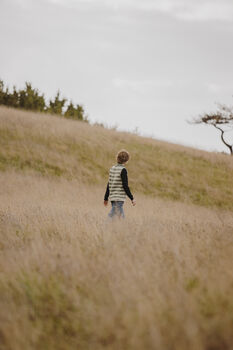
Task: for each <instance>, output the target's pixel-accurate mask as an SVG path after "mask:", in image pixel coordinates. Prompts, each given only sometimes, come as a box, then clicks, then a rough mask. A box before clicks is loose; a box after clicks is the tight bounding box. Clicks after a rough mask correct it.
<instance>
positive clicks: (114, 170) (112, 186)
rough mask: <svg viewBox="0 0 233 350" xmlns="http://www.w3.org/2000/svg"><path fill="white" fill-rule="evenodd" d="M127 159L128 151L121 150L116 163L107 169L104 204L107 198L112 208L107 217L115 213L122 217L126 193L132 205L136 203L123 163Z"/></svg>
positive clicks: (106, 202)
mask: <svg viewBox="0 0 233 350" xmlns="http://www.w3.org/2000/svg"><path fill="white" fill-rule="evenodd" d="M128 160H129V153H128V152H127V151H125V150H122V151H120V152H118V154H117V164H116V165H113V166H112V167H111V169H110V171H109V180H108V185H107V189H106V192H105V196H104V205H107V204H108V198H109V199H110V201H111V204H112V210H111V212H110V213H109V217H113V216H115V215H118V216H119V217H124V211H123V204H124V201H125V199H126V195H127V196H128V197H129V198H130V199H131V201H132V204H133V205H135V204H136V202H135V200H134V198H133V195H132V193H131V192H130V189H129V186H128V175H127V170H126V168H125V164H126V163H127V162H128Z"/></svg>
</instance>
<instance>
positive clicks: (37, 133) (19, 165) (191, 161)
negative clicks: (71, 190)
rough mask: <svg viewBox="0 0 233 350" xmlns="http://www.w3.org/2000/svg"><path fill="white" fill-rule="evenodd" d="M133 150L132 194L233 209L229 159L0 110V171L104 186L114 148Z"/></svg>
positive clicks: (232, 165)
mask: <svg viewBox="0 0 233 350" xmlns="http://www.w3.org/2000/svg"><path fill="white" fill-rule="evenodd" d="M120 148H126V149H127V150H129V152H130V153H131V155H132V157H131V161H130V163H129V164H128V166H127V167H128V170H129V174H130V184H131V188H132V191H133V192H135V193H144V194H146V195H151V196H153V197H155V196H156V197H157V196H158V197H162V198H168V199H174V200H178V201H182V202H187V203H195V204H199V205H204V206H211V207H214V206H215V207H221V208H224V209H230V210H233V200H232V198H233V176H232V174H233V159H232V158H231V157H229V156H227V155H221V154H214V153H208V152H204V151H198V150H195V149H191V148H186V147H182V146H177V145H173V144H169V143H165V142H158V141H156V140H153V139H149V138H142V137H139V136H136V135H132V134H128V133H122V132H121V133H120V132H116V131H113V130H106V129H103V128H101V127H97V126H90V125H87V124H84V123H82V122H76V121H68V120H64V119H61V118H59V117H52V116H48V115H40V114H35V113H30V112H22V111H17V110H13V109H7V108H3V107H1V108H0V170H2V171H5V170H9V169H15V170H17V171H20V172H22V171H23V172H24V171H27V172H28V171H33V172H36V173H40V174H43V175H45V176H56V177H64V178H67V179H78V180H80V181H83V182H85V183H89V184H94V185H95V184H99V185H103V190H104V186H105V184H106V181H107V178H108V169H109V167H110V166H111V165H112V164H113V163H114V157H115V154H116V152H117V151H118V150H119V149H120Z"/></svg>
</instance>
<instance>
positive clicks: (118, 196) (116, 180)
mask: <svg viewBox="0 0 233 350" xmlns="http://www.w3.org/2000/svg"><path fill="white" fill-rule="evenodd" d="M123 168H124V166H123V165H121V164H116V165H114V166H113V167H111V169H110V171H109V181H108V182H109V199H110V200H111V201H125V198H126V193H125V190H124V188H123V186H122V180H121V171H122V169H123Z"/></svg>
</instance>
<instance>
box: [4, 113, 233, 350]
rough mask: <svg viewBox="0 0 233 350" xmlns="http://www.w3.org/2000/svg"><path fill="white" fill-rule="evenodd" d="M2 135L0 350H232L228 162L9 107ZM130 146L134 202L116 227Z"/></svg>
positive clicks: (232, 223)
mask: <svg viewBox="0 0 233 350" xmlns="http://www.w3.org/2000/svg"><path fill="white" fill-rule="evenodd" d="M0 128H1V135H0V136H1V137H0V142H1V145H0V152H1V156H0V159H1V161H0V164H1V165H0V170H1V171H0V198H1V200H0V350H31V349H33V350H34V349H35V350H41V349H43V350H44V349H45V350H76V349H80V350H93V349H95V350H102V349H107V350H142V349H152V350H171V349H172V350H187V349H188V350H232V349H233V347H232V344H233V333H232V329H233V302H232V288H233V280H232V269H233V264H232V256H233V244H232V243H233V242H232V237H233V215H232V176H231V175H232V159H231V158H230V157H227V156H224V155H217V154H211V153H207V152H201V151H196V150H192V149H188V148H184V147H181V146H175V145H171V144H166V143H162V142H157V141H155V140H150V139H145V138H140V137H138V136H135V135H130V134H126V133H117V132H115V131H111V130H105V129H103V128H100V127H94V126H90V125H86V124H82V123H78V122H72V121H67V120H63V119H60V118H56V117H50V116H45V115H38V114H31V113H25V112H20V111H14V110H11V109H9V110H8V109H5V108H1V109H0ZM122 147H124V148H127V149H129V151H130V152H131V154H132V159H131V162H130V163H129V165H128V169H129V173H130V179H131V185H132V186H131V187H132V189H133V190H134V193H135V196H136V198H137V205H136V207H133V206H131V205H130V202H129V201H127V202H126V204H125V212H126V220H125V221H116V222H112V223H110V222H109V221H108V220H107V212H108V211H109V209H110V208H109V207H107V208H105V207H104V206H103V204H102V202H103V194H104V190H105V185H106V181H107V175H108V172H107V169H108V168H109V166H111V164H112V163H113V159H112V158H113V157H114V155H115V153H116V152H117V150H118V149H119V148H122ZM145 180H146V181H145ZM177 199H178V200H177ZM197 204H200V205H197Z"/></svg>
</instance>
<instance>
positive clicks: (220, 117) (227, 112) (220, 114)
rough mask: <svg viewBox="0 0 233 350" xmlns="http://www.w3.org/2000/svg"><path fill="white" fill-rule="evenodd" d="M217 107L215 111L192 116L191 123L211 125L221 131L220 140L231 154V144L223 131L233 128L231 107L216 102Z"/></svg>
mask: <svg viewBox="0 0 233 350" xmlns="http://www.w3.org/2000/svg"><path fill="white" fill-rule="evenodd" d="M217 106H218V108H217V111H216V112H215V113H205V114H203V115H199V116H198V117H197V118H194V119H193V121H192V122H191V123H192V124H207V125H212V126H214V127H215V128H216V129H218V130H219V131H220V132H221V140H222V142H223V143H224V145H225V146H226V147H228V149H229V151H230V154H231V155H233V144H229V142H228V141H226V138H225V135H224V134H225V133H226V132H227V131H230V130H233V107H228V106H226V105H223V104H220V103H218V104H217Z"/></svg>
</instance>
